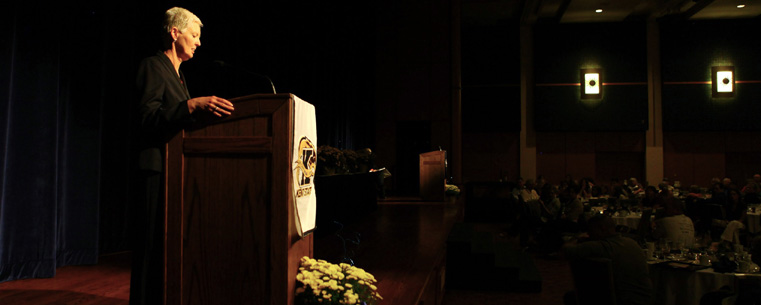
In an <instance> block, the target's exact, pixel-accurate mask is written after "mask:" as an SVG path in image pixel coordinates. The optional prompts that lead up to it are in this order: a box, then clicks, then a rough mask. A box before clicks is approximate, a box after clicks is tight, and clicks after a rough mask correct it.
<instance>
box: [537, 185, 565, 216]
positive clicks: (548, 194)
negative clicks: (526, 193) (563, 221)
mask: <svg viewBox="0 0 761 305" xmlns="http://www.w3.org/2000/svg"><path fill="white" fill-rule="evenodd" d="M539 202H540V203H541V204H542V220H543V221H544V222H550V221H555V220H557V219H558V218H560V214H561V212H562V211H561V210H562V205H561V203H560V199H558V197H557V191H556V190H555V187H553V186H552V185H551V184H545V185H544V186H543V187H542V194H541V195H539Z"/></svg>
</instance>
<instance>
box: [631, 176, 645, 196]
mask: <svg viewBox="0 0 761 305" xmlns="http://www.w3.org/2000/svg"><path fill="white" fill-rule="evenodd" d="M626 186H627V187H628V188H629V194H632V195H639V194H643V193H644V192H645V189H644V188H643V187H642V185H641V184H639V182H637V178H634V177H631V178H629V183H627V185H626Z"/></svg>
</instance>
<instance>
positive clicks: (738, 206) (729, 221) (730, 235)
mask: <svg viewBox="0 0 761 305" xmlns="http://www.w3.org/2000/svg"><path fill="white" fill-rule="evenodd" d="M724 212H725V214H726V220H716V221H715V223H717V224H718V225H719V226H723V227H725V228H724V232H723V233H722V234H721V240H722V241H724V242H726V243H739V242H740V240H739V230H742V229H745V224H743V223H744V222H745V216H746V214H747V213H748V207H747V205H745V203H744V202H743V201H742V198H741V197H740V194H739V193H738V191H737V190H734V189H732V190H729V197H728V198H727V201H726V204H725V205H724Z"/></svg>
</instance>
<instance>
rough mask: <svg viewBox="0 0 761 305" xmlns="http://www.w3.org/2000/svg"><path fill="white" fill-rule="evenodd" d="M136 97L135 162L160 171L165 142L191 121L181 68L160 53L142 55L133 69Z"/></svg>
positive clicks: (191, 116) (142, 168)
mask: <svg viewBox="0 0 761 305" xmlns="http://www.w3.org/2000/svg"><path fill="white" fill-rule="evenodd" d="M137 94H138V100H139V101H140V104H139V107H138V111H139V118H140V122H139V124H140V133H139V137H140V140H139V145H140V148H139V150H140V155H139V166H140V169H141V170H150V171H156V172H161V171H162V169H163V164H162V160H163V155H164V154H163V153H164V148H165V144H166V143H167V142H168V141H169V140H171V139H172V137H174V135H176V134H177V133H178V132H179V131H180V130H182V129H183V128H185V127H187V126H189V125H190V124H192V123H193V122H195V118H194V116H193V115H191V114H190V111H189V110H188V100H189V99H190V94H189V93H188V88H187V86H186V83H185V77H184V76H183V75H182V71H180V72H179V75H177V73H176V72H175V70H174V66H173V65H172V62H171V61H169V58H168V57H167V56H166V55H165V54H164V53H163V52H158V53H157V54H156V55H154V56H151V57H148V58H146V59H144V60H143V61H142V62H141V63H140V67H139V69H138V72H137Z"/></svg>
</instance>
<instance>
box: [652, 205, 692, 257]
mask: <svg viewBox="0 0 761 305" xmlns="http://www.w3.org/2000/svg"><path fill="white" fill-rule="evenodd" d="M659 200H660V202H661V203H660V205H661V206H663V217H661V218H656V219H655V231H654V232H653V237H655V238H666V239H668V240H671V241H674V242H678V243H681V244H682V245H684V246H685V247H687V248H689V247H692V244H693V243H694V242H695V225H694V224H693V223H692V219H690V218H689V217H687V216H685V215H684V212H683V211H684V209H683V206H682V203H681V202H680V201H679V200H678V199H676V198H674V197H662V198H660V199H659Z"/></svg>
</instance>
